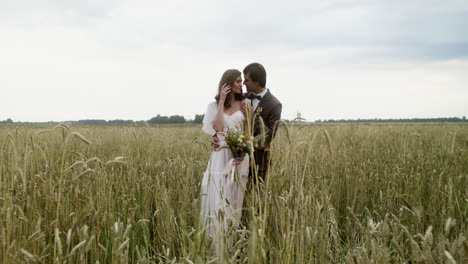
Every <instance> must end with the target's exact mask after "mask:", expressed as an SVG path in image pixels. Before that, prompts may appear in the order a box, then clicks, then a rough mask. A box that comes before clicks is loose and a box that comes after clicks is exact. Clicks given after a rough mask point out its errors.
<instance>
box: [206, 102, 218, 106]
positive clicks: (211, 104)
mask: <svg viewBox="0 0 468 264" xmlns="http://www.w3.org/2000/svg"><path fill="white" fill-rule="evenodd" d="M208 106H209V107H213V106H218V103H217V102H216V101H213V102H210V103H209V104H208Z"/></svg>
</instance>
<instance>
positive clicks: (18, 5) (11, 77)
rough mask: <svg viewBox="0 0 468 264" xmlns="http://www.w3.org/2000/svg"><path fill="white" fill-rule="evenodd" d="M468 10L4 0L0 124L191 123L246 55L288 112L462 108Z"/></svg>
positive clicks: (409, 5) (438, 5) (209, 0)
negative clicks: (166, 119)
mask: <svg viewBox="0 0 468 264" xmlns="http://www.w3.org/2000/svg"><path fill="white" fill-rule="evenodd" d="M466 17H468V4H467V3H465V1H446V2H439V1H435V0H434V1H433V0H430V1H420V0H417V1H411V2H406V1H399V0H398V1H370V0H369V1H365V0H360V1H344V0H340V1H336V0H335V1H294V2H288V3H285V2H284V1H278V0H272V1H266V0H262V1H254V2H251V1H236V2H222V1H214V0H204V1H196V2H195V1H191V2H187V1H182V0H174V1H111V0H103V1H84V2H83V1H59V0H55V1H3V2H0V31H1V32H2V34H1V35H0V57H1V58H2V60H0V72H2V76H0V87H1V89H2V92H4V91H5V92H4V93H6V94H5V96H6V97H8V98H11V100H9V102H7V103H2V105H0V113H3V115H6V116H5V117H2V116H0V120H1V119H2V118H3V119H4V118H6V117H12V118H13V119H16V120H17V119H22V120H49V119H53V120H68V119H80V118H106V119H112V118H129V119H145V118H146V119H148V118H151V117H152V116H154V115H156V114H158V113H159V114H163V115H170V114H183V115H185V116H186V117H189V118H192V117H193V116H194V115H195V114H198V113H201V112H203V111H204V109H205V105H206V104H205V102H208V101H210V100H211V99H212V97H213V96H214V93H215V92H216V84H217V82H218V80H219V77H220V76H221V74H222V72H223V71H224V70H225V69H227V68H239V69H242V68H243V67H244V66H245V65H246V64H247V63H249V62H252V61H259V62H262V63H263V64H264V65H265V66H266V68H267V70H268V85H269V87H271V88H272V90H273V91H275V94H276V95H278V97H279V98H280V99H281V100H282V101H283V105H284V106H285V108H284V112H285V115H284V116H285V117H286V118H291V117H294V116H295V111H297V110H300V111H302V112H303V115H304V116H305V117H306V118H310V119H315V118H326V117H327V116H329V117H330V118H340V117H341V116H346V115H348V116H347V117H350V118H352V117H356V118H357V117H362V118H364V117H368V116H369V115H371V116H370V117H373V116H372V114H374V113H375V114H376V115H377V116H389V115H391V112H392V111H393V112H394V113H395V116H394V117H399V116H405V115H419V114H423V113H427V115H432V114H433V115H442V114H443V115H445V114H449V113H457V114H460V113H463V112H467V111H468V109H467V108H466V106H464V105H467V104H466V103H463V102H461V101H460V100H461V99H460V98H466V97H467V96H468V95H466V92H465V91H464V90H461V89H460V87H462V86H463V85H465V86H466V82H467V81H468V80H466V78H464V77H461V76H463V73H462V72H463V70H465V69H466V61H467V60H468V59H467V54H468V49H467V47H468V45H467V43H468V36H467V35H466V34H464V29H465V28H467V27H468V25H467V23H468V19H466ZM446 63H449V64H448V65H451V66H448V65H447V64H446ZM434 65H438V66H434ZM441 65H442V66H441ZM417 69H426V70H425V71H427V72H429V73H430V74H427V75H426V74H423V73H421V71H418V70H417ZM423 72H424V70H423ZM437 76H439V77H440V76H445V77H440V78H439V77H437ZM404 80H408V81H404ZM376 87H379V88H378V89H376ZM413 87H416V89H415V92H414V93H410V94H409V95H408V96H410V98H407V99H405V98H400V97H401V94H403V93H405V92H406V91H408V90H409V89H410V88H413ZM446 87H449V88H450V89H449V90H450V91H453V92H451V93H450V94H449V95H444V91H446V90H447V89H448V88H446ZM291 91H292V92H291ZM350 91H353V92H350ZM375 91H378V93H376V92H375ZM426 91H429V95H430V97H431V98H433V99H434V100H433V99H431V100H432V101H430V102H431V103H427V102H426V101H425V100H424V99H423V98H422V97H421V96H418V94H419V93H425V92H426ZM296 94H300V95H302V96H300V97H299V98H298V97H296V96H295V95H296ZM335 94H342V95H344V96H345V97H343V98H344V99H340V98H338V99H337V98H336V97H335V96H334V95H335ZM457 94H458V96H457ZM380 95H387V98H390V99H389V102H391V103H385V102H386V100H384V99H383V98H382V96H380ZM432 95H437V96H436V97H432ZM443 95H444V96H445V97H444V96H443ZM461 95H463V96H461ZM465 95H466V96H465ZM308 97H313V98H320V99H319V100H318V101H317V102H314V103H313V104H311V103H310V102H309V101H308V100H307V98H308ZM323 98H333V100H331V99H330V100H323ZM399 98H400V99H399ZM436 98H447V100H446V101H444V102H437V101H436V100H435V99H436ZM346 99H350V100H351V102H348V101H347V100H346ZM399 102H400V104H401V105H406V106H405V107H401V106H399V105H398V104H399ZM411 102H415V104H419V105H421V108H420V109H421V111H420V112H415V111H414V110H415V109H414V107H411ZM444 104H450V107H451V108H450V109H451V110H450V111H445V110H441V109H442V108H443V105H444ZM431 105H438V106H439V108H438V110H436V109H435V108H431ZM397 108H398V109H397ZM31 109H34V111H32V110H31ZM57 109H62V110H61V111H57ZM376 109H379V111H375V110H376ZM395 109H397V110H395ZM447 109H449V107H447Z"/></svg>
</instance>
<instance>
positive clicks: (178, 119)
mask: <svg viewBox="0 0 468 264" xmlns="http://www.w3.org/2000/svg"><path fill="white" fill-rule="evenodd" d="M204 116H205V115H195V118H194V119H188V120H187V119H185V117H183V116H180V115H172V116H163V115H159V114H158V115H157V116H155V117H153V118H151V119H149V120H145V121H143V120H141V121H134V120H124V119H114V120H104V119H83V120H73V121H63V122H54V121H49V122H21V121H18V122H14V121H13V120H12V119H11V118H8V119H6V120H3V121H0V125H8V124H17V125H29V124H59V123H66V124H77V125H130V124H144V123H145V122H146V123H148V124H185V123H187V124H190V123H194V124H201V123H202V122H203V117H204ZM285 121H286V123H319V124H320V123H429V122H433V123H441V122H450V123H453V122H455V123H456V122H467V120H466V116H463V117H462V118H459V117H441V118H399V119H380V118H372V119H323V120H321V119H318V120H315V121H314V122H307V121H306V120H305V119H303V118H301V119H297V118H296V119H293V120H287V119H285Z"/></svg>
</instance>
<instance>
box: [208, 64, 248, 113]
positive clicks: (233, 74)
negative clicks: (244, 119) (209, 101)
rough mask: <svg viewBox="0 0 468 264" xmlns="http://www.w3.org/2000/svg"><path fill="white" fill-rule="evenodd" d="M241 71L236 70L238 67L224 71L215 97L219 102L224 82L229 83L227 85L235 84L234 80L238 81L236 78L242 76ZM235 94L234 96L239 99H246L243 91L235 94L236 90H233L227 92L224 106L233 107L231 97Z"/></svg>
mask: <svg viewBox="0 0 468 264" xmlns="http://www.w3.org/2000/svg"><path fill="white" fill-rule="evenodd" d="M241 74H242V73H241V72H240V71H238V70H236V69H229V70H226V71H225V72H224V73H223V76H221V80H219V85H218V95H216V97H215V100H216V103H219V97H220V95H219V94H220V93H221V88H223V85H224V84H227V85H231V86H232V85H233V84H234V82H235V81H236V79H237V78H238V77H240V76H241ZM232 96H234V98H235V99H236V100H238V101H242V100H244V99H245V97H244V96H243V95H242V93H240V94H234V92H232V90H231V92H230V93H228V94H227V96H226V100H224V107H225V108H229V107H231V97H232Z"/></svg>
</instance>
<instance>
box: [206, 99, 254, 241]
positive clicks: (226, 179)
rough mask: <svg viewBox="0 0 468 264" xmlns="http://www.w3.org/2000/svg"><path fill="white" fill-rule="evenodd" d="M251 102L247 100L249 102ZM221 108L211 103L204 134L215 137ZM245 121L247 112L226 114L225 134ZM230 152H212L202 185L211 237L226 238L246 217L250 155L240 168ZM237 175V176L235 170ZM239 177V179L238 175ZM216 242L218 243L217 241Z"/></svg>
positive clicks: (221, 138) (222, 140)
mask: <svg viewBox="0 0 468 264" xmlns="http://www.w3.org/2000/svg"><path fill="white" fill-rule="evenodd" d="M247 100H248V99H246V101H247ZM217 109H218V105H217V103H216V102H213V103H210V104H209V105H208V109H207V111H206V114H205V117H204V119H203V131H204V132H206V133H207V134H209V135H214V134H215V130H214V129H213V125H212V121H213V120H214V118H215V117H216V113H217ZM244 121H245V116H244V113H242V112H241V111H237V112H235V113H234V114H232V115H227V114H224V132H226V131H227V130H228V129H229V128H239V129H240V128H241V127H242V124H243V122H244ZM218 138H219V145H220V146H224V145H226V141H225V139H224V136H223V135H220V134H218ZM232 158H233V156H232V153H231V151H230V150H229V149H222V150H220V151H212V152H211V157H210V160H209V162H208V167H207V169H206V171H205V173H204V174H203V180H202V184H201V210H202V212H201V213H202V217H203V220H204V223H205V225H206V228H207V233H208V235H209V236H211V237H215V235H216V234H220V235H224V234H226V232H227V231H228V230H230V228H234V230H235V229H236V227H237V226H238V225H239V221H240V218H241V214H242V203H243V201H244V193H245V188H246V184H247V181H248V175H249V156H248V155H246V156H245V158H244V160H243V161H242V162H241V163H240V164H239V165H237V166H234V165H233V164H232ZM234 167H235V169H236V172H237V174H234V171H233V169H234ZM234 175H235V176H234ZM215 243H216V242H215Z"/></svg>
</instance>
